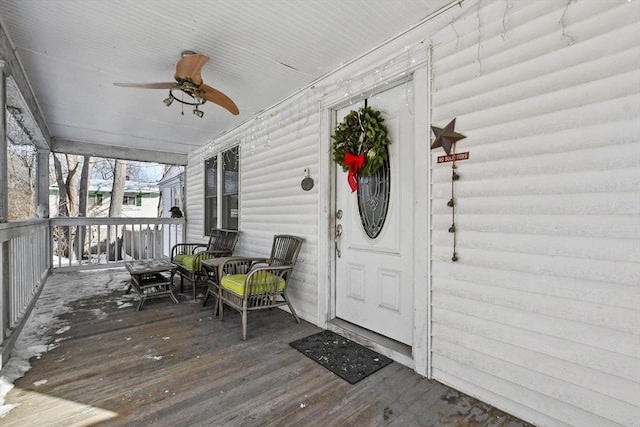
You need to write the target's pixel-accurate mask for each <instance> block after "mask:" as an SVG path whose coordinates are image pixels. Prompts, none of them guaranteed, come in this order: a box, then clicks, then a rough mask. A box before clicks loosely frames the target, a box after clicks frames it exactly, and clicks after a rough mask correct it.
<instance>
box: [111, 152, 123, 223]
mask: <svg viewBox="0 0 640 427" xmlns="http://www.w3.org/2000/svg"><path fill="white" fill-rule="evenodd" d="M126 179H127V161H126V160H116V164H115V169H114V173H113V187H112V188H111V203H110V205H109V217H119V216H121V215H122V202H123V200H124V182H125V181H126Z"/></svg>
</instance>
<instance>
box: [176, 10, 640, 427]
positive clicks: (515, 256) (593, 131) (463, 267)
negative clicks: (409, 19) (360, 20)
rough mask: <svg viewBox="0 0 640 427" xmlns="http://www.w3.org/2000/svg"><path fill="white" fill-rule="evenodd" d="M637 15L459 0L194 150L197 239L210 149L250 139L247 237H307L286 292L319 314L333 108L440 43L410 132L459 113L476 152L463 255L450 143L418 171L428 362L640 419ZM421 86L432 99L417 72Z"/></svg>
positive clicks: (254, 249)
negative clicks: (446, 160) (426, 237)
mask: <svg viewBox="0 0 640 427" xmlns="http://www.w3.org/2000/svg"><path fill="white" fill-rule="evenodd" d="M456 15H458V16H456ZM639 23H640V1H632V2H627V1H625V0H577V1H574V0H567V1H560V0H537V1H515V0H504V1H503V0H496V1H493V0H482V1H480V2H474V1H465V2H464V3H463V5H462V7H458V6H455V7H454V8H452V9H451V10H449V11H447V13H445V14H443V15H441V16H438V17H437V18H435V19H434V20H433V21H431V22H429V23H427V24H425V25H422V26H418V27H416V28H414V29H412V30H411V31H409V32H408V33H407V34H406V35H404V36H403V37H401V38H399V39H397V40H394V41H392V42H390V43H387V44H385V45H383V46H381V47H380V48H379V49H378V50H376V51H374V52H371V53H369V54H368V55H365V56H363V57H362V58H359V59H358V60H356V61H354V62H352V63H351V64H348V65H347V66H346V67H344V68H343V69H341V70H339V71H337V72H336V73H334V74H332V75H331V76H329V77H327V78H326V79H325V80H323V81H320V82H318V85H316V86H315V87H314V88H311V89H307V90H305V91H303V92H301V93H300V94H297V95H294V96H292V97H291V98H290V99H289V100H287V101H284V102H283V103H282V104H280V105H277V106H274V107H273V108H271V109H269V110H268V111H266V112H261V113H259V114H258V116H257V118H256V120H251V121H248V122H246V123H244V124H242V125H241V126H240V127H238V128H237V129H235V130H233V131H232V132H230V133H228V134H226V135H223V136H222V137H220V138H216V139H215V140H212V141H211V144H209V146H208V147H206V148H203V149H201V150H200V151H197V152H194V153H192V154H191V155H190V158H189V165H188V167H187V170H186V172H187V177H186V188H187V208H186V209H185V214H186V217H187V224H188V230H187V240H188V241H203V242H204V241H206V238H204V236H203V223H204V216H203V215H204V203H203V200H204V194H203V184H204V175H203V171H204V166H203V160H204V158H206V157H209V156H210V155H211V154H212V153H217V152H220V151H222V150H224V149H226V148H228V147H230V146H232V145H236V144H240V147H241V160H240V181H241V189H240V220H241V221H240V229H241V238H240V243H239V245H238V251H237V252H238V253H239V254H246V255H266V254H267V253H268V251H269V248H270V244H271V240H272V236H273V235H274V234H276V233H290V234H296V235H299V236H302V237H304V238H305V239H306V241H305V245H304V246H303V251H302V254H301V256H300V259H299V262H298V265H297V266H296V270H295V272H294V275H293V279H292V282H291V296H292V297H293V300H294V306H295V307H296V309H297V310H298V312H299V314H300V315H301V317H302V318H305V319H307V320H310V321H312V322H313V321H317V322H318V323H319V324H323V317H324V316H325V314H326V313H325V311H328V310H329V308H328V305H327V302H326V301H325V299H328V297H327V295H329V293H330V292H329V290H328V289H327V288H328V284H327V283H325V282H326V281H328V280H329V279H330V273H329V272H328V271H327V270H328V269H329V266H330V264H331V262H330V257H329V252H330V248H331V245H332V241H331V240H330V238H329V235H330V227H331V224H332V220H331V214H330V209H331V207H330V206H331V200H330V186H331V182H332V179H333V177H332V174H331V172H330V170H331V164H330V162H329V157H328V147H329V122H330V121H331V118H330V117H331V115H330V114H329V113H328V109H329V108H332V107H335V106H337V105H338V104H339V103H340V102H343V103H345V102H349V99H355V100H358V99H360V98H361V97H362V96H365V97H366V96H367V93H366V92H367V91H369V92H371V91H375V90H376V89H375V86H376V85H377V84H383V83H386V82H383V79H381V76H382V75H384V78H385V79H386V78H400V76H402V75H403V74H405V73H404V72H403V69H404V70H411V69H415V68H416V67H419V66H420V64H424V63H425V62H426V61H427V59H428V58H429V54H428V52H429V50H430V48H429V46H431V45H432V46H433V48H432V49H431V58H432V73H431V76H432V81H431V89H432V90H431V105H432V110H431V119H429V118H428V117H427V114H421V115H420V116H419V117H418V116H416V135H419V136H421V137H422V136H423V135H422V134H423V133H424V132H426V131H427V129H428V126H429V125H430V124H434V125H436V126H443V125H444V124H446V123H448V122H449V120H451V119H452V118H454V117H456V118H457V125H456V130H457V131H459V132H461V133H463V134H465V135H467V138H466V139H464V140H462V141H461V142H460V143H459V144H458V151H470V153H471V157H470V159H469V160H465V161H461V162H459V170H458V172H459V174H460V175H461V180H460V181H458V182H457V183H456V198H457V205H456V209H457V218H456V228H457V229H458V231H459V233H458V248H457V253H458V257H459V261H458V262H457V263H453V262H451V252H452V235H451V234H450V233H448V232H447V230H448V228H449V226H450V225H451V211H450V208H449V207H447V201H448V200H449V197H450V189H451V183H450V176H451V169H450V168H449V166H448V165H437V164H436V161H435V158H436V157H437V156H438V155H441V154H443V153H442V151H441V149H438V150H434V151H433V152H431V176H430V179H431V186H430V188H426V187H427V185H426V184H425V188H422V189H420V188H417V192H418V193H419V194H424V195H425V203H417V204H416V207H417V209H419V211H417V212H416V217H420V218H425V222H426V221H427V217H428V216H429V215H428V212H427V209H425V205H426V194H427V192H429V194H431V200H430V204H431V206H430V207H429V209H430V217H429V223H430V224H431V228H432V232H431V239H430V243H431V245H430V248H429V249H426V248H416V250H417V251H423V252H425V253H426V251H427V250H428V251H430V252H429V253H430V254H431V255H430V257H429V259H430V269H431V270H430V275H429V280H430V281H431V283H430V286H431V294H430V295H429V296H428V297H430V301H431V313H430V316H431V320H432V322H431V324H430V328H422V327H421V326H420V323H419V321H418V320H416V325H414V327H415V330H416V333H418V334H424V335H420V336H424V337H426V334H427V332H426V331H427V330H429V331H430V332H431V337H432V342H431V359H430V360H431V374H432V376H433V377H434V378H435V379H437V380H439V381H442V382H443V383H446V384H449V385H451V386H453V387H455V388H457V389H459V390H461V391H463V392H466V393H469V394H471V395H473V396H476V397H478V398H480V399H481V400H483V401H485V402H488V403H490V404H493V405H495V406H497V407H500V408H501V409H504V410H507V411H509V412H511V413H513V414H515V415H517V416H520V417H522V418H524V419H526V420H528V421H532V422H534V423H535V424H538V425H575V426H596V425H597V426H604V425H627V426H631V425H637V422H638V421H637V420H638V419H640V408H639V406H640V405H639V404H638V397H637V396H639V395H640V312H639V308H640V265H639V260H640V221H639V220H638V219H639V217H640V215H639V214H640V199H639V190H640V173H638V172H639V166H640V141H639V140H638V139H639V135H640V121H639V120H638V119H639V117H640V69H639V67H638V65H639V64H640V46H639V45H638V42H637V40H639V39H640V25H639ZM438 29H441V30H440V31H436V30H438ZM403 49H406V52H407V53H406V56H405V54H403V51H404V50H403ZM399 55H402V56H399ZM381 65H382V66H381ZM424 86H425V87H426V85H424ZM378 89H379V88H378ZM360 93H362V95H360ZM415 96H416V97H424V99H426V98H427V94H426V93H424V88H423V89H422V92H420V91H417V92H416V94H415ZM420 99H421V101H420V102H421V103H424V101H422V99H423V98H420ZM263 122H264V124H263ZM267 139H268V141H269V143H268V148H267V147H265V143H266V142H267ZM422 139H425V140H426V139H427V138H422ZM212 147H213V148H212ZM428 156H429V153H428V141H425V157H428ZM417 161H418V162H419V160H417ZM304 168H310V170H311V176H312V177H313V178H314V179H315V181H316V186H315V187H314V189H313V190H312V191H310V192H304V191H303V190H302V189H301V188H300V181H301V179H302V178H303V176H304V175H303V170H304ZM419 169H420V168H417V170H418V173H422V172H420V170H419ZM415 178H416V182H418V183H425V182H426V179H425V177H424V176H422V175H416V177H415ZM420 197H422V196H420ZM425 246H427V244H426V243H425ZM327 258H328V259H327ZM425 258H426V257H425ZM425 268H426V267H425ZM426 276H427V275H426V273H425V274H424V275H417V276H416V277H417V279H416V283H415V289H416V290H422V289H426V288H427V283H424V281H426V280H427V279H426V278H425V277H426ZM416 294H417V295H424V296H425V299H426V298H427V296H426V295H425V293H424V292H423V291H422V292H418V293H416ZM421 304H422V305H423V306H424V307H426V305H427V302H426V301H419V302H416V307H418V308H419V307H420V305H421ZM418 311H420V310H418ZM425 342H426V338H425ZM420 347H421V346H420V345H418V346H414V354H416V352H417V353H420V352H423V350H421V349H419V348H420ZM423 353H424V352H423ZM416 358H420V355H418V356H416ZM425 360H426V358H425ZM419 365H422V366H426V362H422V361H421V362H420V363H418V362H416V366H419ZM419 371H420V372H423V369H422V368H420V369H419Z"/></svg>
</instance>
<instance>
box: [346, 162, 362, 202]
mask: <svg viewBox="0 0 640 427" xmlns="http://www.w3.org/2000/svg"><path fill="white" fill-rule="evenodd" d="M344 164H345V166H347V167H348V168H349V175H348V176H347V182H348V183H349V187H351V192H352V193H353V192H354V191H356V190H357V189H358V169H360V168H361V167H362V165H364V154H358V155H355V154H351V153H344Z"/></svg>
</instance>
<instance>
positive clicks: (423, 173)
mask: <svg viewBox="0 0 640 427" xmlns="http://www.w3.org/2000/svg"><path fill="white" fill-rule="evenodd" d="M409 71H410V72H409ZM429 76H430V69H429V64H428V63H425V64H421V65H420V66H419V67H417V68H415V69H414V70H401V71H399V72H398V74H397V75H396V76H395V78H389V79H388V85H385V86H384V87H380V88H379V89H380V90H378V91H374V90H371V88H366V89H367V90H366V91H363V92H362V93H359V92H356V93H354V94H353V95H354V96H353V97H351V98H350V100H351V102H350V100H345V99H344V98H343V97H341V99H337V100H335V101H334V102H330V103H327V104H325V105H322V107H321V110H320V122H321V126H320V149H319V160H320V161H319V166H320V170H319V180H320V182H321V183H323V185H322V187H321V188H322V190H321V191H319V204H318V210H319V212H318V218H319V221H318V255H319V259H318V261H319V262H318V325H319V326H320V327H322V328H325V329H330V330H334V331H337V332H342V333H344V332H349V331H348V330H345V329H344V328H343V327H342V326H340V325H336V324H335V323H332V320H333V319H335V295H336V293H335V284H336V278H335V274H336V271H335V270H336V269H335V266H336V259H335V250H334V248H335V226H336V222H335V209H336V206H335V195H336V182H337V181H336V179H337V178H339V177H336V173H335V169H336V168H335V167H334V164H333V161H332V157H331V153H330V151H331V150H330V147H331V135H332V134H333V130H334V129H335V126H336V124H337V123H336V111H337V110H338V109H340V108H343V107H345V106H348V105H349V104H350V103H353V102H355V101H358V100H360V98H361V97H362V96H364V94H365V93H366V97H371V96H373V95H375V94H376V93H379V92H383V91H384V90H386V89H388V88H391V87H394V86H397V85H399V84H404V83H405V82H406V81H408V80H413V101H412V103H413V108H411V106H409V107H410V108H411V110H412V111H413V115H414V132H413V133H414V144H413V153H414V156H413V159H414V176H413V179H414V209H415V211H414V215H413V217H414V224H413V229H414V250H413V264H414V281H413V295H414V305H413V325H412V329H413V346H412V347H411V354H409V355H407V354H406V353H403V352H402V351H398V349H397V348H396V347H394V345H393V344H392V343H388V342H385V341H384V340H377V339H375V338H367V337H366V336H363V335H361V334H357V333H348V334H347V335H348V337H349V338H352V339H355V340H359V341H362V342H363V343H364V344H366V345H368V346H370V347H372V348H374V349H375V350H377V351H379V352H381V353H382V354H384V355H386V356H388V357H390V358H392V359H394V360H396V361H397V362H399V363H401V364H404V365H406V366H409V367H411V368H413V369H414V370H415V371H416V372H417V373H418V374H420V375H423V376H426V377H428V378H431V369H430V367H431V310H430V309H429V307H430V306H431V233H430V232H429V230H430V229H431V211H430V206H429V200H430V199H431V155H430V130H429V129H430V125H431V117H430V114H431V111H430V107H429V104H430V102H429V101H430V96H429V94H430V81H429ZM361 95H362V96H361ZM323 255H324V256H323ZM420 260H423V261H428V262H419V261H420Z"/></svg>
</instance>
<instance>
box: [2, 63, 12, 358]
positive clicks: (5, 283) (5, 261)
mask: <svg viewBox="0 0 640 427" xmlns="http://www.w3.org/2000/svg"><path fill="white" fill-rule="evenodd" d="M6 105H7V91H6V84H5V62H4V61H3V60H0V223H2V222H8V221H9V208H8V205H9V198H8V195H7V193H8V188H9V187H8V185H7V178H8V176H9V174H8V172H7V166H8V162H7V158H8V154H7V145H8V144H7V120H6V111H7V108H6ZM8 301H9V241H8V240H7V241H4V240H3V241H0V350H1V349H2V348H3V346H2V345H1V344H2V343H3V342H4V333H5V332H4V331H5V326H6V325H8V324H9V316H10V313H9V307H8V304H7V302H8ZM3 359H4V357H3V354H2V352H1V351H0V367H1V366H2V364H3Z"/></svg>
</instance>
